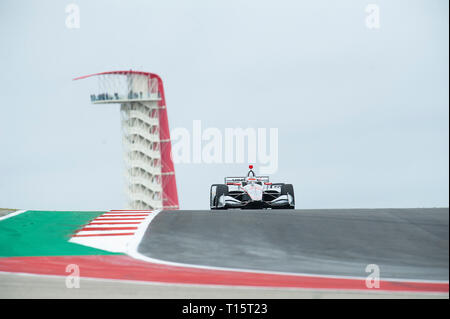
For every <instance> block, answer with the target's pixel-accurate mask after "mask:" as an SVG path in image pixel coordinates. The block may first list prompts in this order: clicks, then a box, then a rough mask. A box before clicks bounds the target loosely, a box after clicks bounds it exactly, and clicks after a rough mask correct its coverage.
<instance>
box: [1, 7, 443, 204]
mask: <svg viewBox="0 0 450 319" xmlns="http://www.w3.org/2000/svg"><path fill="white" fill-rule="evenodd" d="M70 3H75V4H76V5H78V7H79V9H80V28H78V29H70V28H67V26H66V19H67V16H68V14H67V13H66V12H65V9H66V6H67V5H68V4H70ZM370 3H373V4H377V5H378V8H379V9H380V16H379V17H380V20H379V21H380V26H379V28H375V29H370V28H368V27H367V25H366V18H367V16H368V13H367V12H366V11H365V9H366V6H367V5H368V4H370ZM448 5H449V4H448V1H447V0H420V1H410V0H408V1H398V0H395V1H393V0H389V1H373V0H370V1H361V0H360V1H357V0H354V1H334V0H330V1H324V0H314V1H313V0H311V1H279V0H277V1H261V0H257V1H230V0H227V1H211V0H205V1H167V0H164V1H131V0H127V1H92V0H90V1H87V0H72V1H61V0H58V1H56V0H55V1H49V0H48V1H17V0H2V1H1V2H0V39H1V42H0V43H1V50H0V70H1V73H0V74H1V76H0V97H1V100H0V101H1V102H0V103H1V105H0V120H1V125H0V207H12V208H25V209H55V210H70V209H82V210H91V209H92V210H95V209H120V208H124V207H125V206H126V197H125V194H124V192H123V190H124V186H125V185H124V178H123V170H124V164H123V162H122V143H121V130H120V113H119V107H118V106H117V105H105V106H93V105H91V104H90V99H89V95H90V93H91V92H90V89H91V87H92V83H91V82H90V81H89V80H85V81H75V82H74V81H72V78H74V77H76V76H80V75H85V74H90V73H95V72H102V71H110V70H121V69H134V70H142V71H148V72H154V73H157V74H159V75H160V76H161V77H162V79H163V81H164V85H165V93H166V100H167V107H168V114H169V121H170V127H171V129H174V128H186V129H187V130H189V131H190V132H191V131H192V125H193V121H194V120H201V123H202V126H203V127H204V128H208V127H214V128H217V129H219V130H220V131H221V132H224V131H225V128H238V127H242V128H255V129H256V128H267V129H268V128H278V144H279V147H278V157H279V161H278V170H277V172H276V173H275V174H273V175H272V180H274V181H279V182H290V183H292V184H293V185H294V188H295V194H296V206H297V207H298V208H356V207H365V208H377V207H436V206H440V207H442V206H446V207H448V193H449V187H448V185H449V171H448V164H449V149H448V143H449V122H448V116H449V93H448V85H449V80H448V79H449V74H448V70H449V62H448V61H449V49H448V48H449V46H448V45H449V43H448V36H449V34H448V27H449V17H448V10H449V8H448ZM257 164H258V163H256V166H257ZM175 169H176V178H177V184H178V192H179V197H180V204H181V208H183V209H197V208H198V209H207V208H208V207H209V187H210V185H211V184H212V183H220V182H222V180H223V177H224V176H225V175H241V174H245V173H246V171H247V164H246V163H244V164H239V163H234V164H205V163H203V164H202V163H200V164H189V163H184V164H176V165H175Z"/></svg>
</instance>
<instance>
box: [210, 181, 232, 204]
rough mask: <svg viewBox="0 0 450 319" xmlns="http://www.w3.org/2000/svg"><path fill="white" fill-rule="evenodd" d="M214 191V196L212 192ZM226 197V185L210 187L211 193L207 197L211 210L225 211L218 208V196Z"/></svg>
mask: <svg viewBox="0 0 450 319" xmlns="http://www.w3.org/2000/svg"><path fill="white" fill-rule="evenodd" d="M214 190H215V194H213V191H214ZM222 195H225V196H227V195H228V185H225V184H213V185H211V191H210V196H209V201H210V207H211V209H226V208H223V207H218V204H219V198H220V196H222Z"/></svg>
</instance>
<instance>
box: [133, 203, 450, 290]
mask: <svg viewBox="0 0 450 319" xmlns="http://www.w3.org/2000/svg"><path fill="white" fill-rule="evenodd" d="M448 219H449V210H448V208H442V209H440V208H435V209H341V210H293V211H291V210H266V211H256V210H251V211H250V210H248V211H247V210H244V211H241V210H229V211H163V212H161V213H160V214H159V215H158V216H156V217H155V219H154V220H153V221H152V223H151V225H150V227H149V228H148V229H147V231H146V233H145V235H144V237H143V239H142V241H141V243H140V245H139V247H138V251H139V252H140V253H141V254H144V255H146V256H148V257H151V258H155V259H161V260H165V261H172V262H177V263H187V264H195V265H206V266H214V267H230V268H240V269H251V270H262V271H276V272H289V273H305V274H317V275H327V276H356V277H366V276H367V275H368V273H367V272H366V267H367V265H369V264H376V265H378V267H379V269H380V278H390V279H407V280H441V281H443V280H445V281H448V278H449V272H448V269H449V254H448V251H449V250H448V249H449V247H448V239H449V225H448Z"/></svg>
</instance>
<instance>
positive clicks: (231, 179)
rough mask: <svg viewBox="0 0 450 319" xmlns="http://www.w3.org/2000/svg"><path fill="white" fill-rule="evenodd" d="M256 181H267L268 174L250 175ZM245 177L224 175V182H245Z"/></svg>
mask: <svg viewBox="0 0 450 319" xmlns="http://www.w3.org/2000/svg"><path fill="white" fill-rule="evenodd" d="M251 178H255V179H256V180H257V181H258V182H263V183H269V176H251ZM245 179H246V177H225V184H234V183H242V182H245Z"/></svg>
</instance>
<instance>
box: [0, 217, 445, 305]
mask: <svg viewBox="0 0 450 319" xmlns="http://www.w3.org/2000/svg"><path fill="white" fill-rule="evenodd" d="M0 213H1V216H0V298H168V299H171V298H187V299H191V298H448V280H449V253H448V252H449V245H448V243H449V223H448V221H449V209H448V208H427V209H422V208H418V209H330V210H325V209H317V210H305V209H301V210H227V211H224V210H217V211H206V210H203V211H202V210H195V211H186V210H178V211H162V212H158V211H124V210H112V211H106V212H105V211H99V212H88V211H83V212H77V211H17V212H14V210H4V212H0ZM373 264H375V265H376V266H378V269H379V279H380V283H381V284H380V287H379V288H380V289H371V288H370V287H367V286H366V285H367V281H366V278H367V276H368V275H369V274H370V272H372V271H373V268H371V269H370V270H369V272H367V271H366V270H367V269H366V267H367V266H368V265H373ZM67 265H77V266H78V267H79V269H80V273H81V275H80V277H81V287H80V289H68V288H67V286H66V283H67V282H66V280H67V276H68V272H67V269H66V267H67Z"/></svg>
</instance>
